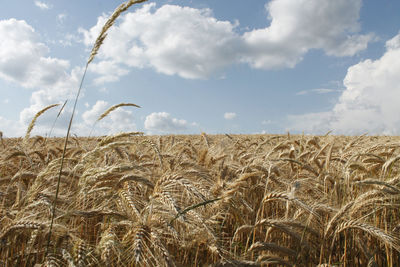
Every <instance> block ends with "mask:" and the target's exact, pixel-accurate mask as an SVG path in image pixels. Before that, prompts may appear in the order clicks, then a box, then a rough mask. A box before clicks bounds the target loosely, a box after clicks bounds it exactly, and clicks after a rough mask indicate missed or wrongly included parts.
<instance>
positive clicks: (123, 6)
mask: <svg viewBox="0 0 400 267" xmlns="http://www.w3.org/2000/svg"><path fill="white" fill-rule="evenodd" d="M145 1H147V0H136V1H135V0H130V1H129V2H125V3H123V4H121V5H120V6H119V7H118V8H117V9H116V10H115V11H114V13H113V14H112V15H111V17H110V18H109V19H108V20H107V22H106V24H105V25H104V26H103V29H102V31H101V33H100V35H99V36H98V37H97V40H96V42H95V44H94V46H93V48H92V51H91V53H90V56H89V59H88V61H87V62H86V66H85V70H84V72H83V75H82V79H81V82H80V85H79V88H78V92H77V93H76V97H75V101H74V108H73V110H72V114H71V118H70V120H69V124H68V129H67V135H66V136H65V142H64V149H63V153H62V157H61V164H60V172H59V175H58V181H57V187H56V195H55V198H54V203H53V210H52V214H51V222H50V229H49V234H48V239H47V245H46V253H45V258H46V256H47V254H48V252H49V247H50V240H51V233H52V228H53V223H54V216H55V208H56V202H57V198H58V192H59V189H60V182H61V173H62V170H63V165H64V157H65V152H66V151H67V144H68V138H69V133H70V131H71V126H72V121H73V119H74V115H75V110H76V105H77V103H78V99H79V95H80V93H81V90H82V85H83V81H84V80H85V76H86V72H87V69H88V66H89V64H90V62H92V61H93V59H94V57H95V56H96V54H97V52H98V51H99V49H100V46H101V45H102V44H103V41H104V39H105V38H106V36H107V34H106V33H107V30H108V29H109V28H110V27H111V26H112V25H113V24H114V22H115V20H116V19H117V18H118V16H119V15H121V13H122V12H124V11H126V10H127V9H128V8H129V7H130V6H131V5H133V4H137V3H142V2H145Z"/></svg>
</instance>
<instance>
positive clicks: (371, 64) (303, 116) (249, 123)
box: [0, 0, 400, 137]
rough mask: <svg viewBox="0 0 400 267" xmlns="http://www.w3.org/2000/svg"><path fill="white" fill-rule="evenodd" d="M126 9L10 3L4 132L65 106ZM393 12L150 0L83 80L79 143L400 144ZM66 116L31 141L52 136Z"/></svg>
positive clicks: (5, 24) (19, 131)
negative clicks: (121, 139) (131, 134)
mask: <svg viewBox="0 0 400 267" xmlns="http://www.w3.org/2000/svg"><path fill="white" fill-rule="evenodd" d="M120 3H121V1H104V0H91V1H76V0H69V1H64V0H59V1H50V0H19V1H14V0H3V1H2V4H1V8H0V36H1V38H0V91H1V95H2V98H1V99H0V102H1V103H0V131H2V132H3V133H4V136H9V137H10V136H21V135H24V133H25V131H26V128H27V125H28V124H29V122H30V120H31V119H32V117H33V116H34V115H35V113H36V112H37V111H39V110H40V109H42V108H43V107H45V106H48V105H50V104H54V103H63V102H64V101H65V100H66V99H69V102H68V104H67V106H66V109H65V110H64V112H63V114H62V115H61V117H60V118H59V119H58V120H57V122H56V126H55V129H54V130H53V134H55V135H64V134H65V132H66V127H67V126H66V125H67V122H68V117H69V115H70V114H71V110H72V104H73V103H72V102H73V101H72V98H73V96H74V95H75V93H76V91H77V88H78V85H79V81H80V79H81V76H82V70H83V67H84V65H85V63H86V61H87V58H88V55H89V53H90V50H91V48H92V45H93V43H94V40H95V39H96V37H97V34H98V32H99V31H100V29H101V27H102V26H103V24H104V22H105V21H106V19H107V17H108V16H109V15H110V14H111V13H112V12H113V10H114V9H115V8H116V7H117V6H118V5H119V4H120ZM399 10H400V2H399V1H397V0H382V1H366V0H364V1H361V0H335V1H332V0H272V1H267V0H257V1H237V0H234V1H232V0H218V1H212V0H207V1H204V0H202V1H194V0H193V1H175V0H169V1H166V0H164V1H148V2H146V3H144V4H139V5H134V6H132V7H131V8H130V9H129V11H128V12H126V13H124V14H123V15H122V16H121V17H120V18H119V19H118V20H117V22H116V24H115V25H114V26H113V28H112V29H111V30H110V31H109V34H108V37H107V39H106V41H105V42H104V44H103V46H102V48H101V49H100V52H99V54H98V55H97V57H96V59H95V60H94V61H93V62H92V64H91V65H90V67H89V71H88V76H87V77H86V80H85V82H84V85H83V94H82V96H81V98H80V99H79V103H78V113H77V115H76V117H75V121H74V125H73V129H72V132H73V133H75V134H77V135H88V134H89V133H90V131H91V129H92V128H93V125H94V122H95V120H96V119H97V118H98V116H99V115H100V114H101V113H102V112H104V111H105V110H106V109H107V108H109V107H110V106H112V105H115V104H118V103H122V102H125V103H128V102H130V103H135V104H138V105H140V106H141V107H142V108H140V109H138V108H134V107H124V108H119V109H117V110H115V111H114V112H112V113H111V114H110V115H109V116H108V117H106V118H105V119H104V120H102V121H100V122H98V123H97V124H96V125H95V127H94V131H93V134H95V135H102V134H112V133H118V132H121V131H143V132H145V133H147V134H171V133H172V134H188V133H194V134H198V133H201V132H206V133H210V134H215V133H243V134H253V133H285V132H286V131H290V132H291V133H301V132H305V133H310V134H323V133H326V132H327V131H330V130H332V131H333V133H336V134H351V135H353V134H363V133H369V134H391V135H399V133H400V116H399V115H400V105H399V104H398V103H399V100H400V75H399V73H400V33H399V30H400V16H399V15H398V12H399ZM57 113H58V108H54V109H52V110H50V111H48V112H46V113H45V114H44V115H43V116H41V117H40V118H39V119H38V121H37V123H36V126H35V128H34V131H33V133H32V134H40V135H46V134H48V133H49V131H50V128H51V126H52V124H53V122H54V119H55V117H56V115H57Z"/></svg>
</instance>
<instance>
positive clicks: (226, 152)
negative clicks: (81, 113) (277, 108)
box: [0, 133, 400, 266]
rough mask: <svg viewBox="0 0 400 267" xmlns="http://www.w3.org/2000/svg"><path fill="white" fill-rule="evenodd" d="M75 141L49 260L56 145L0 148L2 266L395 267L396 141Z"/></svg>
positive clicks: (136, 136) (129, 137)
mask: <svg viewBox="0 0 400 267" xmlns="http://www.w3.org/2000/svg"><path fill="white" fill-rule="evenodd" d="M205 137H207V141H205V140H206V138H205ZM76 139H77V140H76V141H70V142H69V143H68V146H67V153H66V155H67V156H66V157H65V169H64V170H63V172H62V174H61V184H60V193H59V197H58V200H57V208H56V211H55V219H54V228H53V234H52V236H51V242H50V246H51V247H50V248H51V249H50V252H49V254H48V255H47V257H46V258H45V248H46V240H47V238H48V235H49V224H50V216H51V212H52V203H53V201H54V196H55V191H56V180H57V175H58V170H59V166H60V162H61V157H62V147H63V140H62V139H61V138H48V139H47V141H46V142H44V141H43V140H42V138H41V137H33V138H29V139H28V141H27V142H26V141H25V142H24V139H23V138H4V139H3V141H4V147H2V148H0V150H1V153H0V201H1V202H0V203H1V207H0V212H1V219H0V240H1V248H0V265H1V266H34V265H35V264H38V265H37V266H39V265H40V266H106V265H107V266H317V265H319V266H338V265H343V266H367V265H368V264H375V266H396V265H397V264H398V263H399V260H400V254H399V250H400V240H399V230H398V229H399V225H400V214H399V212H398V210H399V204H400V195H399V192H400V179H399V176H400V168H399V167H400V163H399V161H398V158H399V156H398V155H399V154H400V138H398V137H384V136H382V137H375V136H361V137H349V136H306V135H291V136H290V137H288V136H287V135H229V136H228V135H206V134H202V135H192V136H172V135H171V136H144V135H143V134H142V133H121V134H118V135H113V136H105V137H102V138H98V137H96V138H95V137H93V138H85V137H81V138H76ZM372 147H374V148H373V149H371V148H372ZM370 266H372V265H370Z"/></svg>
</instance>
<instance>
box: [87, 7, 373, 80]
mask: <svg viewBox="0 0 400 267" xmlns="http://www.w3.org/2000/svg"><path fill="white" fill-rule="evenodd" d="M265 8H266V11H267V13H268V18H269V20H270V25H269V26H267V27H265V28H261V29H255V30H251V31H248V32H245V33H244V34H242V35H240V34H239V33H237V31H236V26H237V25H238V23H237V22H235V23H232V22H229V21H220V20H217V19H216V18H214V17H213V14H212V12H211V10H209V9H195V8H190V7H181V6H177V5H163V6H161V7H159V8H157V7H156V4H155V3H151V4H147V5H144V6H143V7H142V8H139V9H137V10H136V11H134V12H130V13H127V14H126V15H124V16H123V17H122V18H121V20H120V23H119V24H117V25H116V26H115V27H113V28H112V29H110V32H109V36H108V38H107V39H106V41H105V42H104V44H103V46H102V48H101V51H100V54H99V58H100V59H101V60H108V61H112V62H115V63H123V64H125V65H128V66H131V67H136V68H144V67H151V68H154V69H155V70H156V71H158V72H160V73H164V74H167V75H179V76H181V77H184V78H190V79H193V78H207V77H210V76H213V75H215V74H218V73H219V72H220V71H221V70H222V69H223V68H224V67H227V66H229V65H232V64H238V63H247V64H250V65H251V66H252V67H254V68H262V69H276V68H287V67H294V66H295V65H296V64H297V63H298V62H300V61H301V60H302V58H303V57H304V55H305V54H306V53H307V52H308V51H309V50H311V49H322V50H323V51H325V53H326V54H328V55H331V56H352V55H355V54H356V53H358V52H360V51H362V50H364V49H366V47H367V45H368V43H369V42H370V41H371V39H372V38H373V35H372V34H365V35H362V34H359V32H360V24H359V21H358V19H359V12H360V8H361V0H352V1H349V0H335V1H331V0H299V1H292V0H272V1H270V2H268V3H267V4H266V6H265ZM106 19H107V16H106V15H103V16H101V17H99V18H98V22H97V24H96V25H95V26H94V27H92V28H91V29H89V30H85V29H80V32H81V34H82V36H83V40H82V41H83V42H84V43H85V44H86V45H87V46H92V45H93V43H94V41H95V40H96V37H97V35H98V33H99V32H100V30H101V28H102V26H103V25H104V23H105V21H106ZM266 22H267V18H266ZM118 76H119V74H116V76H115V77H114V78H112V80H114V79H115V78H116V77H118ZM105 80H107V78H105Z"/></svg>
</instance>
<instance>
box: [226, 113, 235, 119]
mask: <svg viewBox="0 0 400 267" xmlns="http://www.w3.org/2000/svg"><path fill="white" fill-rule="evenodd" d="M224 118H225V119H226V120H233V119H234V118H236V113H235V112H225V114H224Z"/></svg>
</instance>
